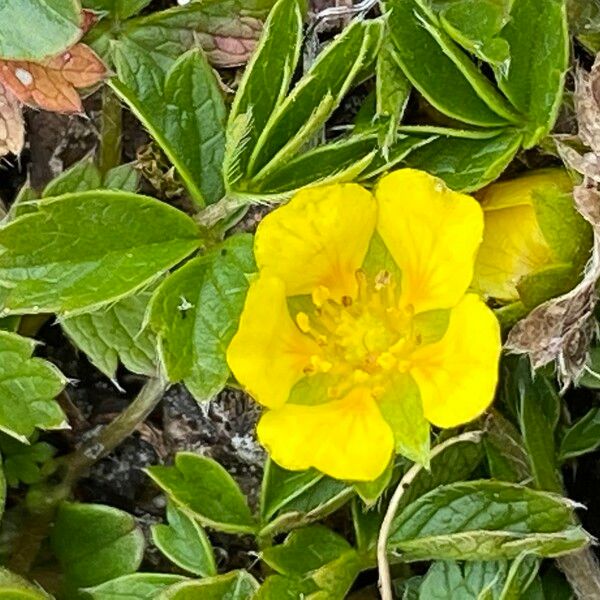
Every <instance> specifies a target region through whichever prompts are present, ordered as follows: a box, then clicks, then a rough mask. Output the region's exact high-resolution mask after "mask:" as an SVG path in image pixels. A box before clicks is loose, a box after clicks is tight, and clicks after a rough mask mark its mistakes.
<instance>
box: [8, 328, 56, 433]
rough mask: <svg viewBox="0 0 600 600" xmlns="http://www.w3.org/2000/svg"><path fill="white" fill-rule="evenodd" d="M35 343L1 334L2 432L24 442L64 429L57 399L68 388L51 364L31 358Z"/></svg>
mask: <svg viewBox="0 0 600 600" xmlns="http://www.w3.org/2000/svg"><path fill="white" fill-rule="evenodd" d="M35 345H36V342H35V341H34V340H31V339H28V338H24V337H21V336H20V335H17V334H16V333H9V332H7V331H0V397H1V398H2V402H1V403H0V430H1V431H3V432H5V433H7V434H8V435H10V436H12V437H14V438H16V439H17V440H19V441H21V442H25V443H26V442H27V438H28V437H29V436H31V435H32V434H33V432H34V431H35V429H36V427H37V428H40V429H64V428H65V427H67V422H66V420H65V415H64V414H63V411H62V409H61V408H60V406H59V405H58V403H57V402H56V401H55V400H54V398H55V397H56V396H57V395H58V394H60V392H61V391H62V389H63V388H64V387H65V385H66V384H67V379H66V377H65V376H64V375H63V374H62V373H61V372H60V371H59V370H58V369H57V368H56V367H55V366H54V365H52V364H51V363H49V362H47V361H45V360H42V359H41V358H32V357H31V355H32V353H33V350H34V349H35Z"/></svg>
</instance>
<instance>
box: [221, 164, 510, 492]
mask: <svg viewBox="0 0 600 600" xmlns="http://www.w3.org/2000/svg"><path fill="white" fill-rule="evenodd" d="M482 232H483V215H482V211H481V208H480V206H479V204H478V203H477V202H476V201H475V200H474V199H473V198H471V197H469V196H465V195H462V194H458V193H455V192H452V191H451V190H449V189H448V188H446V187H445V185H444V184H443V183H442V182H441V181H440V180H438V179H435V178H433V177H431V176H429V175H427V174H426V173H423V172H419V171H415V170H411V169H404V170H400V171H396V172H394V173H392V174H390V175H388V176H386V177H384V178H383V179H382V180H381V181H380V183H379V184H378V185H377V188H376V190H375V192H374V195H372V194H371V193H370V192H368V191H367V190H365V189H363V188H362V187H360V186H359V185H355V184H337V185H331V186H325V187H320V188H311V189H307V190H303V191H301V192H299V193H298V194H297V195H296V196H295V197H294V198H293V199H292V200H291V201H290V203H289V204H287V205H286V206H283V207H281V208H279V209H277V210H275V211H274V212H272V213H271V214H270V215H268V216H267V217H266V218H265V219H264V220H263V222H262V223H261V224H260V226H259V228H258V231H257V233H256V239H255V255H256V261H257V264H258V267H259V274H258V276H257V277H256V279H255V280H254V281H253V282H252V284H251V286H250V289H249V292H248V296H247V299H246V304H245V306H244V310H243V313H242V316H241V319H240V325H239V329H238V331H237V333H236V335H235V337H234V338H233V340H232V342H231V345H230V346H229V349H228V353H227V358H228V362H229V365H230V367H231V369H232V371H233V373H234V375H235V377H236V378H237V379H238V381H239V382H240V384H241V385H243V386H244V387H245V389H247V390H248V392H249V393H250V394H251V395H252V396H253V397H254V398H255V399H256V400H257V401H258V402H259V403H261V404H262V405H263V406H265V407H267V408H268V409H269V410H268V411H267V412H266V413H265V414H264V415H263V416H262V418H261V420H260V422H259V424H258V437H259V439H260V441H261V443H262V444H263V445H264V446H265V447H266V448H267V450H268V451H269V453H270V454H271V457H272V458H273V460H274V461H275V462H277V463H278V464H280V465H281V466H282V467H284V468H287V469H291V470H302V469H307V468H309V467H315V468H317V469H319V470H320V471H322V472H323V473H326V474H328V475H331V476H333V477H336V478H338V479H347V480H354V481H369V480H373V479H375V478H377V477H378V476H379V475H380V474H381V473H382V472H383V471H384V470H385V468H386V466H387V464H388V463H389V461H390V459H391V458H392V455H393V454H394V452H400V453H402V454H405V455H406V456H409V457H410V458H412V459H413V460H419V461H421V462H424V463H426V462H427V460H428V452H429V423H433V424H434V425H437V426H439V427H452V426H455V425H458V424H461V423H466V422H468V421H470V420H472V419H474V418H475V417H477V416H478V415H479V414H481V413H482V412H483V411H484V410H485V409H486V408H487V407H488V406H489V404H490V402H491V401H492V398H493V394H494V389H495V386H496V379H497V364H498V359H499V355H500V347H501V342H500V332H499V326H498V323H497V320H496V318H495V317H494V315H493V313H492V311H491V310H490V309H489V308H488V307H487V306H486V305H485V304H484V303H483V301H481V300H480V299H479V297H478V296H476V295H474V294H468V293H466V292H467V288H468V286H469V284H470V282H471V279H472V276H473V263H474V259H475V254H476V252H477V249H478V247H479V244H480V242H481V237H482Z"/></svg>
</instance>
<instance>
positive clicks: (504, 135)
mask: <svg viewBox="0 0 600 600" xmlns="http://www.w3.org/2000/svg"><path fill="white" fill-rule="evenodd" d="M447 132H448V137H442V136H440V137H438V138H436V139H434V140H432V141H430V142H429V143H428V144H426V145H424V146H422V147H420V148H417V149H415V150H414V151H413V152H411V153H410V154H409V155H408V156H407V157H406V158H405V159H404V163H405V165H406V166H408V167H412V168H415V169H421V170H423V171H427V172H428V173H431V174H432V175H435V176H436V177H440V178H442V179H443V180H444V181H445V182H446V183H447V184H448V186H449V187H451V188H452V189H453V190H456V191H461V192H472V191H475V190H478V189H480V188H482V187H484V186H486V185H487V184H488V183H491V182H492V181H494V180H495V179H497V178H498V177H499V176H500V174H501V173H502V172H503V171H504V169H506V167H507V166H508V164H509V163H510V161H511V160H512V159H513V158H514V156H515V154H516V153H517V151H518V149H519V147H520V145H521V134H520V133H518V132H517V131H515V130H511V129H507V130H506V131H503V132H501V133H499V134H497V135H495V136H494V137H491V138H483V139H482V138H479V137H473V138H467V137H455V136H454V135H453V134H454V131H453V130H447Z"/></svg>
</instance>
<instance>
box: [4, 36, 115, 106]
mask: <svg viewBox="0 0 600 600" xmlns="http://www.w3.org/2000/svg"><path fill="white" fill-rule="evenodd" d="M106 74H107V69H106V67H105V66H104V63H103V62H102V61H101V60H100V58H99V57H98V56H97V55H96V54H95V53H94V52H93V51H92V50H91V49H90V48H89V47H88V46H86V45H85V44H76V45H75V46H73V47H72V48H70V49H69V50H67V51H66V52H63V53H62V54H59V55H58V56H55V57H53V58H51V59H49V60H47V61H45V62H43V63H34V62H25V61H0V83H3V84H4V85H5V86H6V87H8V88H9V89H10V90H11V91H12V92H13V94H14V95H15V96H16V97H17V98H18V99H19V100H20V101H21V102H22V103H23V104H27V105H28V106H32V107H34V108H42V109H44V110H49V111H52V112H65V113H72V112H81V111H82V105H81V99H80V98H79V94H78V93H77V90H76V89H75V88H85V87H89V86H92V85H94V84H96V83H98V82H100V81H102V79H103V78H104V77H105V76H106Z"/></svg>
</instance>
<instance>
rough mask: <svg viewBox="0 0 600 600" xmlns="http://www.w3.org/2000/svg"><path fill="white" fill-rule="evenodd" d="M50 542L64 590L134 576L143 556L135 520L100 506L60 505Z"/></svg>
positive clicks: (108, 507) (117, 511)
mask: <svg viewBox="0 0 600 600" xmlns="http://www.w3.org/2000/svg"><path fill="white" fill-rule="evenodd" d="M82 532H85V535H82ZM50 542H51V544H52V550H53V552H54V554H55V555H56V556H57V558H58V560H59V561H60V564H61V566H62V569H63V572H64V575H65V584H66V588H65V589H67V590H69V589H71V590H73V589H76V588H80V587H91V586H95V585H98V584H100V583H104V582H105V581H109V580H111V579H114V578H116V577H121V576H122V575H128V574H130V573H134V572H135V571H136V570H137V569H138V567H139V566H140V563H141V562H142V557H143V554H144V536H143V534H142V532H141V530H140V529H139V527H138V526H137V523H136V521H135V519H134V518H133V517H132V516H131V515H129V514H127V513H126V512H123V511H122V510H117V509H116V508H112V507H110V506H104V505H101V504H76V503H68V502H64V503H63V504H61V505H60V507H59V509H58V513H57V515H56V520H55V523H54V527H53V529H52V534H51V536H50Z"/></svg>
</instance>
